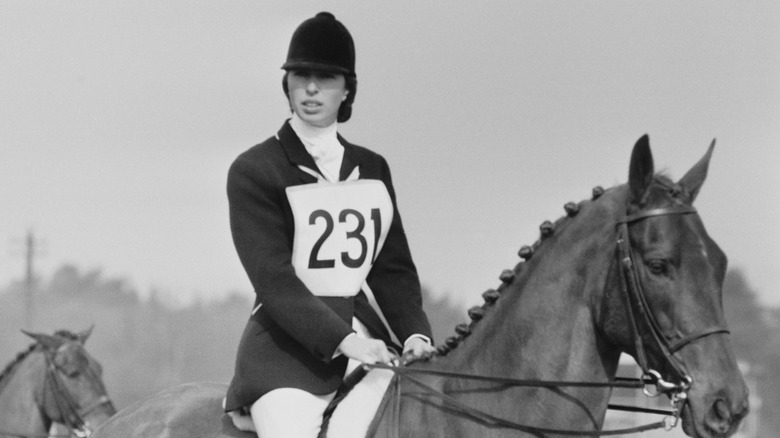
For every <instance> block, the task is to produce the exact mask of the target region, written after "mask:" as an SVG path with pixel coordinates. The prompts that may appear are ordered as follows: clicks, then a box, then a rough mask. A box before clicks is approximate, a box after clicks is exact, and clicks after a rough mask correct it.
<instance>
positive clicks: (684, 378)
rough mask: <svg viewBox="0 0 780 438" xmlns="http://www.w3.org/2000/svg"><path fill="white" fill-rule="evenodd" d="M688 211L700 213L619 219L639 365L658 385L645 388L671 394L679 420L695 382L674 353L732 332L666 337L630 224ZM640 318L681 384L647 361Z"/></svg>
mask: <svg viewBox="0 0 780 438" xmlns="http://www.w3.org/2000/svg"><path fill="white" fill-rule="evenodd" d="M687 214H697V211H696V209H695V208H694V207H692V206H686V205H679V206H673V207H666V208H655V209H651V210H645V211H640V212H638V213H635V214H633V215H628V216H626V217H624V218H623V219H621V220H619V221H618V222H617V227H618V241H617V244H618V257H619V262H620V267H621V274H622V275H621V276H620V278H621V282H622V285H623V291H624V292H625V294H626V302H627V306H628V316H629V320H630V322H631V329H632V331H633V336H634V349H635V351H636V360H637V364H638V365H639V367H640V368H641V369H642V373H643V377H646V378H648V379H650V380H651V381H653V382H654V384H655V386H656V390H655V391H654V392H651V391H649V390H648V389H647V387H645V388H644V389H643V391H644V392H645V394H646V395H648V396H656V395H659V394H661V393H666V394H671V398H672V407H673V410H674V414H675V419H676V418H679V415H680V410H681V409H682V406H683V404H684V403H685V401H686V400H687V392H688V389H690V386H691V384H693V379H692V378H691V377H690V376H689V375H688V373H687V371H685V367H684V365H683V364H682V362H681V361H680V360H679V359H678V358H676V357H675V356H674V353H676V352H677V351H679V350H681V349H682V348H683V347H685V346H687V345H690V344H691V343H693V342H696V341H698V340H701V339H703V338H705V337H707V336H710V335H714V334H719V333H726V334H728V333H730V332H729V330H728V329H727V328H726V327H724V326H720V325H715V326H712V327H708V328H706V329H703V330H700V331H698V332H694V333H691V334H689V335H686V336H682V337H681V338H680V339H678V340H676V341H674V342H672V341H671V340H670V339H669V338H667V337H666V336H664V334H663V330H662V328H661V326H660V324H659V323H658V320H657V319H656V317H655V315H654V314H653V311H652V309H651V308H650V305H649V304H648V302H647V296H646V294H645V292H644V289H643V288H642V282H641V281H640V278H639V273H638V272H637V269H636V266H637V263H636V262H635V257H634V256H633V250H632V249H631V245H630V243H629V234H628V227H629V225H630V224H633V223H636V222H640V221H643V220H645V219H648V218H652V217H658V216H670V215H687ZM639 320H641V321H642V322H644V325H645V326H646V327H647V328H648V331H649V334H650V336H651V338H652V341H653V343H654V344H655V346H656V347H657V348H658V350H659V351H660V352H661V355H662V356H663V358H664V360H665V361H666V363H667V364H668V365H669V366H670V368H671V369H672V371H673V372H674V374H676V377H677V379H678V383H672V382H668V381H666V380H664V379H663V378H662V377H661V374H660V373H659V372H658V371H656V370H653V369H652V368H650V366H649V363H648V360H647V348H646V346H645V345H644V342H643V340H642V333H641V332H640V327H639ZM675 423H676V420H675Z"/></svg>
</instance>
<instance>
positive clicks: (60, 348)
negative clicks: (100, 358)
mask: <svg viewBox="0 0 780 438" xmlns="http://www.w3.org/2000/svg"><path fill="white" fill-rule="evenodd" d="M91 332H92V329H91V328H90V329H88V330H86V331H84V332H81V333H77V334H76V333H71V332H69V331H66V330H60V331H58V332H56V333H55V334H54V335H46V334H36V333H27V332H25V334H27V335H28V336H30V337H32V338H33V339H35V340H36V342H35V343H34V344H32V345H30V347H29V348H28V349H27V350H25V351H23V352H21V353H19V354H18V355H17V357H16V359H15V360H14V361H12V362H11V363H9V364H8V366H6V368H5V369H4V370H3V372H2V374H0V437H48V436H49V429H50V428H51V426H52V423H53V422H57V423H61V424H64V425H65V426H67V427H68V429H69V430H70V431H71V433H72V434H75V435H77V436H89V434H90V433H91V430H92V429H93V428H95V427H97V426H98V425H99V424H101V423H103V422H104V421H106V420H107V419H108V418H109V417H111V416H112V415H114V414H115V413H116V409H114V406H113V404H112V403H111V400H110V399H109V398H108V395H107V394H106V389H105V386H104V385H103V381H102V379H101V374H102V369H101V367H100V364H99V363H98V362H97V361H96V360H95V359H93V358H92V356H90V355H89V353H87V351H86V350H85V349H84V342H85V341H86V340H87V338H88V337H89V335H90V333H91Z"/></svg>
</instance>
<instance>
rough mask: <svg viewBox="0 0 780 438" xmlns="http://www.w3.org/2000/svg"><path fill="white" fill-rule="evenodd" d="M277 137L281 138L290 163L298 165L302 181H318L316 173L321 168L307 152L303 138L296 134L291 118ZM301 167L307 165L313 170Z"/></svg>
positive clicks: (280, 141) (280, 140)
mask: <svg viewBox="0 0 780 438" xmlns="http://www.w3.org/2000/svg"><path fill="white" fill-rule="evenodd" d="M276 137H277V138H278V139H279V143H281V145H282V149H284V152H285V153H286V154H287V158H288V159H289V160H290V163H291V164H292V165H293V166H294V167H297V169H296V172H298V175H299V176H300V179H301V182H302V183H305V184H309V183H315V182H317V178H316V177H315V176H314V175H315V174H320V169H319V168H318V167H317V164H315V163H314V158H312V157H311V155H309V153H308V152H306V148H305V147H304V146H303V143H301V139H299V138H298V136H297V135H295V131H293V129H292V127H290V121H289V120H288V121H286V122H285V123H284V125H283V126H282V128H281V129H280V130H279V132H278V133H277V134H276ZM300 167H305V168H307V169H309V170H310V171H311V172H306V171H304V170H302V169H300Z"/></svg>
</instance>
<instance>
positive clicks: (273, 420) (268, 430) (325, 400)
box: [249, 318, 376, 438]
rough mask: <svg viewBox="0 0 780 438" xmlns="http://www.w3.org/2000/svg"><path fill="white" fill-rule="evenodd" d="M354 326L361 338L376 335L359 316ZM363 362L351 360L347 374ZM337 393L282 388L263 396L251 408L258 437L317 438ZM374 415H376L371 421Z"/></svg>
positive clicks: (353, 321)
mask: <svg viewBox="0 0 780 438" xmlns="http://www.w3.org/2000/svg"><path fill="white" fill-rule="evenodd" d="M352 328H353V329H354V330H355V332H356V333H357V335H358V336H360V337H364V338H371V337H372V336H370V335H369V333H368V329H367V328H366V326H364V325H363V324H362V323H361V322H360V321H358V320H357V318H353V319H352ZM359 365H360V362H358V361H355V360H352V359H350V360H349V362H348V364H347V371H346V373H345V375H349V373H350V372H352V371H353V370H354V369H355V368H357V367H358V366H359ZM335 395H336V393H335V392H332V393H330V394H325V395H315V394H311V393H309V392H307V391H304V390H301V389H296V388H279V389H275V390H273V391H271V392H269V393H267V394H265V395H263V396H262V397H260V398H259V399H258V400H257V401H256V402H255V403H253V404H252V406H251V407H250V410H249V411H250V413H251V414H252V422H253V423H254V426H255V429H256V431H257V436H258V438H317V435H318V434H319V433H320V426H321V425H322V414H323V412H325V409H326V408H327V407H328V404H330V401H331V400H332V399H333V397H334V396H335ZM337 411H338V410H337ZM374 412H376V410H374ZM334 415H335V414H334ZM372 418H373V414H371V418H369V419H368V422H369V423H370V421H371V419H372ZM363 436H365V434H364V435H363Z"/></svg>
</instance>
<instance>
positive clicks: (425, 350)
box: [404, 337, 436, 357]
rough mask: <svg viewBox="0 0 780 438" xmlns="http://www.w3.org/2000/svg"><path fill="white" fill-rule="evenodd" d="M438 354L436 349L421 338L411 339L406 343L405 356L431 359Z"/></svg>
mask: <svg viewBox="0 0 780 438" xmlns="http://www.w3.org/2000/svg"><path fill="white" fill-rule="evenodd" d="M434 352H436V347H434V346H433V345H431V344H429V343H428V342H427V341H426V340H425V339H423V338H420V337H411V338H409V339H407V340H406V342H405V343H404V356H409V355H411V356H412V357H429V356H430V355H432V354H433V353H434Z"/></svg>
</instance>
